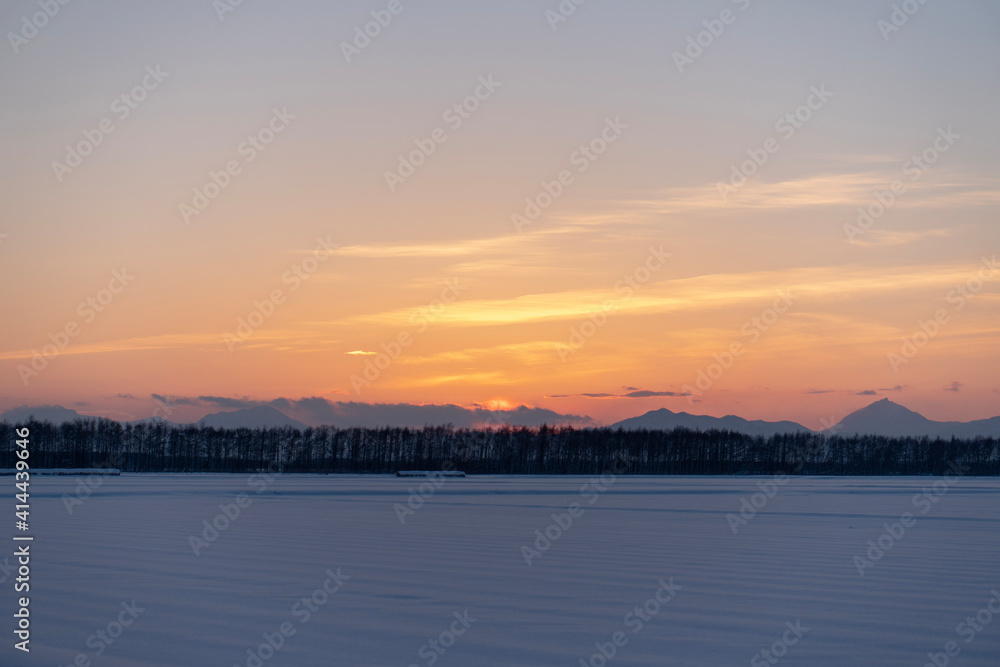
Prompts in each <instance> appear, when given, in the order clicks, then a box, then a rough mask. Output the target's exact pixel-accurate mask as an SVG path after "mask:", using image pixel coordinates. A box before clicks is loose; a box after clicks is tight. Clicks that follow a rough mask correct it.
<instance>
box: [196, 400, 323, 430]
mask: <svg viewBox="0 0 1000 667" xmlns="http://www.w3.org/2000/svg"><path fill="white" fill-rule="evenodd" d="M196 425H197V426H210V427H212V428H261V427H262V428H284V427H285V426H291V427H292V428H297V429H300V430H303V431H304V430H306V429H307V428H309V427H308V426H306V425H305V424H303V423H302V422H300V421H295V420H294V419H292V418H291V417H289V416H287V415H286V414H285V413H283V412H281V411H280V410H275V409H274V408H272V407H269V406H266V405H258V406H255V407H252V408H244V409H242V410H233V411H231V412H216V413H214V414H210V415H205V416H204V417H202V418H201V419H200V420H199V421H198V422H197V424H196Z"/></svg>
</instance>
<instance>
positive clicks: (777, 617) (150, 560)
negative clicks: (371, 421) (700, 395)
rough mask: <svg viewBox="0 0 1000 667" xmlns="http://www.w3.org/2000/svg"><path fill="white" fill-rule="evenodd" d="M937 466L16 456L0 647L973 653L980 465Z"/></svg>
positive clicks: (143, 654) (297, 655) (750, 659)
mask: <svg viewBox="0 0 1000 667" xmlns="http://www.w3.org/2000/svg"><path fill="white" fill-rule="evenodd" d="M937 480H939V478H927V477H907V478H793V479H791V480H788V481H787V483H785V484H773V480H771V479H770V478H761V477H736V478H734V477H619V478H617V479H615V478H613V476H609V477H607V478H606V479H605V481H607V482H613V483H611V484H610V485H608V486H603V485H600V483H599V486H594V485H591V483H590V478H586V477H491V476H484V477H475V476H472V477H467V478H464V479H444V480H434V481H428V480H421V479H410V478H402V479H399V478H395V477H387V476H330V477H324V476H280V477H278V476H276V477H273V478H268V477H255V478H251V477H249V476H221V475H122V476H120V477H106V478H103V479H102V480H100V481H101V483H100V485H93V484H92V485H91V487H94V488H90V487H80V488H79V489H78V484H79V480H77V479H76V478H73V477H50V478H35V479H33V480H32V485H31V492H32V495H31V503H32V507H31V519H32V530H31V532H30V534H32V535H34V536H35V541H34V542H33V543H32V546H31V554H32V558H31V564H30V567H31V572H30V579H31V581H30V583H31V594H30V595H31V605H30V610H31V633H32V634H31V644H30V646H31V653H30V655H27V654H23V653H21V652H20V651H17V650H15V649H14V648H13V645H14V642H15V641H16V639H15V636H14V633H13V629H14V625H13V620H12V614H13V612H14V610H15V609H16V607H15V605H16V602H15V593H14V591H13V585H14V579H15V577H16V576H17V573H16V562H15V559H14V557H13V555H12V554H13V551H14V548H15V547H14V545H15V543H13V542H9V544H10V545H11V547H10V548H9V549H5V550H4V552H5V553H2V554H0V566H2V567H3V569H0V578H2V579H4V581H3V583H2V590H3V596H2V600H3V605H4V609H3V616H4V618H5V619H7V620H6V621H5V627H4V637H5V640H4V641H5V644H6V645H4V646H3V647H0V664H2V665H4V666H7V665H10V666H16V665H70V664H76V665H81V666H83V667H86V666H87V665H95V666H96V665H100V666H107V667H126V666H139V665H144V666H158V667H159V666H164V667H168V666H169V667H175V666H176V667H208V666H218V667H231V666H234V665H243V666H247V665H249V667H255V666H256V667H260V666H261V665H266V666H268V667H271V666H278V665H281V666H289V667H313V666H316V667H320V666H322V667H328V666H331V665H347V666H350V667H363V666H366V665H398V666H401V667H409V666H410V665H418V666H421V667H423V666H425V665H427V666H429V665H432V664H434V665H438V666H445V667H446V666H450V665H455V666H461V667H486V666H491V665H496V666H498V667H499V666H504V667H513V666H516V665H531V666H548V665H553V666H554V665H566V666H567V667H575V666H579V665H581V664H583V665H594V666H600V665H604V664H607V665H686V666H692V665H706V666H713V667H715V666H718V665H770V664H782V665H809V666H813V667H815V666H821V665H831V666H834V665H835V666H837V667H842V666H844V665H859V666H868V665H913V666H915V667H920V666H922V665H924V664H925V663H930V664H935V663H934V662H931V658H929V657H928V653H931V654H937V655H935V656H934V660H935V661H936V664H937V665H944V664H951V665H957V666H959V667H977V666H983V667H986V666H989V667H996V665H998V664H1000V617H998V616H1000V614H995V613H994V612H993V611H990V610H989V605H992V609H993V610H995V611H996V612H1000V593H996V597H994V594H995V593H994V592H995V591H1000V480H997V479H983V478H955V477H953V478H951V479H949V480H948V481H947V482H940V481H939V484H938V487H937V490H936V492H935V491H934V490H933V484H934V482H935V481H937ZM0 481H2V480H0ZM4 483H8V484H9V487H10V489H9V493H4V495H3V497H7V498H8V503H9V506H10V507H9V512H10V517H11V518H10V522H9V523H10V530H9V534H10V535H13V534H14V532H15V531H14V529H13V523H14V517H13V514H14V507H13V505H14V503H15V501H14V499H13V494H14V488H13V486H14V480H13V478H7V482H4ZM758 483H760V484H761V485H763V490H762V489H761V488H760V487H758ZM769 483H770V484H773V486H769ZM421 484H425V485H426V486H424V487H423V492H424V495H425V496H427V498H426V499H423V498H418V496H412V498H411V494H410V489H413V490H414V491H419V488H418V487H420V485H421ZM925 489H926V490H927V491H928V493H927V495H922V494H923V491H924V490H925ZM78 491H79V493H78ZM88 491H89V495H88ZM755 493H759V494H760V495H757V496H754V495H753V494H755ZM768 493H773V497H768ZM239 494H246V495H245V496H239ZM68 497H73V498H77V500H78V501H79V502H68V501H67V498H68ZM742 499H746V502H747V503H748V504H747V505H746V506H745V507H752V506H753V504H754V503H756V504H757V505H759V506H761V508H760V509H759V510H756V515H751V510H748V509H744V516H743V517H740V514H739V513H740V508H741V502H742ZM421 501H422V504H421ZM574 503H578V504H579V507H577V506H575V505H574ZM220 504H221V505H223V506H224V507H223V509H220ZM227 505H228V506H227ZM240 505H242V506H240ZM571 506H572V512H571ZM67 507H69V509H67ZM236 508H238V509H239V514H238V516H237V515H236ZM70 510H71V512H72V513H70ZM225 512H228V513H229V514H230V516H231V517H233V518H230V517H226V516H225ZM907 512H908V513H910V515H912V519H911V518H909V515H904V513H907ZM571 513H572V515H575V517H574V516H571ZM553 514H555V515H556V516H555V518H554V517H553ZM727 515H730V516H729V517H728V518H727ZM400 517H402V521H401V518H400ZM738 518H739V519H738ZM570 519H571V520H572V523H570V521H569V520H570ZM204 521H208V522H209V524H211V523H212V522H215V523H216V524H217V526H218V528H219V530H218V531H216V529H215V528H212V529H207V528H206V525H205V523H203V522H204ZM897 523H898V524H899V526H896V525H894V524H897ZM227 524H228V527H227ZM559 524H562V526H561V527H560V525H559ZM886 524H888V528H887V527H886ZM904 524H909V525H908V526H907V525H904ZM733 527H735V529H736V534H734V530H733ZM536 530H537V531H540V532H541V534H542V535H545V533H546V532H548V537H544V538H539V534H537V533H536V532H535V531H536ZM192 536H194V537H195V538H198V539H200V540H202V541H201V542H199V541H197V539H196V540H192ZM880 538H881V542H882V549H881V551H874V550H872V551H871V553H867V552H869V549H870V546H869V544H868V541H869V540H872V541H873V544H877V543H878V541H879V540H880ZM8 539H9V538H8ZM536 542H537V543H536ZM196 550H197V551H198V555H195V551H196ZM880 553H881V556H880ZM856 556H857V557H859V559H858V560H856V559H855V557H856ZM5 558H6V560H4V559H5ZM860 559H865V560H860ZM528 560H530V561H531V564H530V565H529V564H528ZM859 570H862V571H863V576H862V575H861V574H860V572H859ZM991 599H992V601H991ZM133 601H134V602H133ZM637 607H638V609H637ZM981 610H982V611H981ZM977 614H978V615H979V618H978V620H977V619H976V616H977ZM968 617H971V619H970V620H971V624H970V623H969V621H967V618H968ZM976 628H978V630H977V629H976ZM99 633H103V637H102V635H101V634H99ZM268 638H270V642H271V643H270V644H268V643H267V642H268ZM949 642H954V644H953V645H949ZM272 645H277V646H279V647H280V648H278V649H277V650H275V649H272V648H271V646H272ZM949 650H950V651H951V653H952V654H953V655H952V656H949V655H948V654H947V652H948V651H949ZM763 651H767V652H768V653H767V654H766V655H765V654H764V653H762V652H763ZM98 652H100V654H99V655H98ZM602 653H604V654H607V655H612V656H613V657H611V658H610V659H609V658H607V657H605V655H602Z"/></svg>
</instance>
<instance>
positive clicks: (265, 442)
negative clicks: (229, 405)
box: [0, 419, 1000, 475]
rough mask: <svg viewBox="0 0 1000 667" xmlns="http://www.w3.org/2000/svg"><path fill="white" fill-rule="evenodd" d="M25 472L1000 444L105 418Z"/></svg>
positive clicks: (723, 465) (885, 469) (999, 466)
mask: <svg viewBox="0 0 1000 667" xmlns="http://www.w3.org/2000/svg"><path fill="white" fill-rule="evenodd" d="M17 426H18V427H23V426H27V427H28V428H29V429H30V441H31V442H30V445H29V447H30V450H31V459H30V461H31V467H32V468H33V469H38V468H101V467H105V468H106V467H113V468H118V469H120V470H122V471H123V472H226V473H249V472H259V471H262V470H272V471H281V472H289V473H395V472H396V471H397V470H414V469H416V470H463V471H465V472H466V473H468V474H520V475H534V474H546V475H548V474H598V473H601V472H603V471H606V470H608V469H610V468H612V467H615V468H616V469H622V468H624V470H625V472H626V474H645V475H735V474H751V475H768V474H775V473H787V474H804V475H923V474H934V475H937V474H943V473H944V472H945V471H946V470H948V469H949V466H951V465H953V464H954V465H960V466H963V471H964V472H963V474H967V475H1000V440H998V439H996V438H976V439H968V440H958V439H950V440H945V439H940V438H936V439H930V438H888V437H884V436H875V435H865V436H860V435H859V436H833V437H829V436H825V435H821V434H815V433H806V434H787V435H775V436H771V437H762V436H750V435H744V434H741V433H734V432H730V431H715V430H713V431H689V430H686V429H677V430H673V431H646V430H640V431H624V430H621V429H610V428H596V429H576V428H572V427H549V426H541V427H537V428H528V427H510V426H502V427H499V428H493V429H467V428H453V427H450V426H440V427H425V428H416V429H414V428H388V427H387V428H335V427H326V426H323V427H318V428H307V429H305V430H299V429H294V428H288V427H285V428H257V429H249V428H237V429H217V428H210V427H197V426H172V425H168V424H161V423H148V422H147V423H135V424H121V423H119V422H115V421H111V420H106V419H91V420H78V421H75V422H71V423H64V424H60V425H55V424H52V423H49V422H37V421H32V422H29V423H28V424H18V425H17ZM16 439H17V437H16V434H15V426H14V425H12V424H8V423H0V468H13V467H14V464H15V460H16V459H15V453H14V450H15V446H16V445H15V440H16Z"/></svg>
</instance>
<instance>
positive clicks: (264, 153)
mask: <svg viewBox="0 0 1000 667" xmlns="http://www.w3.org/2000/svg"><path fill="white" fill-rule="evenodd" d="M901 5H906V9H908V10H909V11H910V12H911V13H909V14H908V13H906V12H905V11H904V8H902V7H901ZM895 6H896V7H899V8H898V9H894V4H893V3H892V2H888V1H885V2H883V1H881V0H877V1H871V0H864V1H855V0H846V1H843V2H837V3H829V2H819V1H806V2H791V1H785V2H780V1H774V2H760V1H759V0H736V1H730V0H714V1H711V2H654V1H640V0H623V1H620V2H601V1H600V0H590V1H589V2H584V3H583V4H581V5H580V6H576V5H574V4H573V3H570V2H564V3H562V5H560V3H559V2H557V1H556V0H551V1H532V2H527V1H522V0H509V1H507V2H502V3H470V2H458V1H451V0H442V1H438V2H422V1H421V0H400V1H399V2H398V3H397V2H390V1H389V0H376V1H365V2H338V3H329V2H320V1H319V0H289V1H285V2H281V3H278V2H266V1H265V0H244V1H243V2H242V3H240V4H238V5H236V4H235V3H232V2H229V0H217V1H216V2H212V1H211V0H178V1H177V2H171V3H135V2H125V1H124V0H118V1H108V2H102V3H83V2H69V3H67V4H65V5H61V4H58V3H57V2H52V3H51V4H50V3H47V2H45V1H44V0H43V1H42V2H41V3H39V2H38V0H36V1H35V2H29V1H27V0H11V1H10V2H6V3H4V4H3V7H2V8H0V29H2V32H3V33H4V35H5V39H4V44H2V45H0V54H2V55H0V80H2V81H3V84H4V86H3V88H4V104H3V105H2V106H0V146H2V154H3V156H4V158H3V160H2V161H0V196H2V200H3V202H4V207H3V212H2V214H0V272H2V275H3V284H4V290H3V300H4V303H5V306H4V309H3V312H4V317H3V318H2V319H0V409H6V408H12V407H15V406H20V405H39V404H61V405H65V406H67V407H73V408H75V409H78V410H80V411H81V412H85V413H87V414H99V415H103V416H108V417H112V418H119V419H133V418H143V417H148V416H150V415H152V414H154V413H155V411H156V409H157V407H158V405H160V403H159V402H158V401H161V399H162V400H165V401H167V402H168V404H169V405H172V406H174V407H173V409H174V410H175V411H176V414H174V415H173V418H174V419H177V420H180V421H184V420H194V419H197V418H199V417H200V416H202V415H203V414H205V413H207V412H213V411H216V410H217V409H218V406H219V405H220V401H218V400H217V401H215V402H212V401H206V400H200V399H198V397H217V398H223V399H232V400H234V401H237V402H243V403H255V402H260V403H266V402H273V401H281V400H286V401H289V402H295V401H302V400H305V399H324V400H325V401H328V402H352V403H392V404H454V405H458V406H463V407H467V408H473V409H476V408H492V409H514V408H518V407H519V406H527V407H529V408H539V409H544V410H551V411H553V412H555V413H558V414H572V415H581V416H586V417H590V418H592V420H593V422H594V423H611V422H614V421H617V420H620V419H623V418H626V417H630V416H634V415H637V414H641V413H643V412H645V411H648V410H652V409H657V408H661V407H666V408H668V409H671V410H674V411H682V410H683V411H688V412H693V413H698V414H711V415H716V416H722V415H725V414H739V415H740V416H743V417H746V418H749V419H792V420H796V421H799V422H801V423H803V424H805V425H807V426H810V427H813V428H818V427H821V426H828V425H829V424H830V423H833V422H835V421H837V420H839V418H841V417H843V416H844V415H846V414H847V413H849V412H850V411H852V410H855V409H857V408H860V407H862V406H864V405H866V404H868V403H870V402H872V401H874V400H877V399H878V398H880V397H889V398H891V399H892V400H894V401H896V402H899V403H902V404H904V405H906V406H907V407H909V408H911V409H914V410H917V411H919V412H921V413H922V414H924V415H925V416H927V417H929V418H932V419H938V420H971V419H981V418H986V417H992V416H995V415H998V414H1000V380H997V377H998V376H1000V373H998V371H1000V357H998V355H997V352H996V351H997V349H998V342H1000V340H998V339H1000V334H998V326H997V325H998V323H1000V318H998V315H1000V311H998V307H1000V289H998V285H1000V265H998V264H996V253H997V249H998V245H1000V230H998V225H997V212H998V208H1000V188H998V184H1000V168H998V162H997V159H996V158H997V155H998V149H1000V129H998V127H997V125H996V121H995V114H996V108H997V106H998V102H1000V87H998V85H997V82H998V79H997V71H998V65H1000V42H998V41H997V39H996V35H997V31H998V28H1000V6H998V5H997V4H996V3H993V2H989V1H987V0H979V1H973V0H954V1H951V2H947V3H946V2H928V3H925V4H923V5H918V4H917V3H915V2H912V3H897V4H896V5H895ZM45 7H48V12H49V14H51V16H49V15H46V14H44V12H45ZM560 7H562V10H561V11H562V13H560ZM570 9H572V11H570ZM366 30H367V31H368V34H367V35H366V34H365V31H366ZM155 397H161V398H155Z"/></svg>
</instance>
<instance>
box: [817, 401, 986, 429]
mask: <svg viewBox="0 0 1000 667" xmlns="http://www.w3.org/2000/svg"><path fill="white" fill-rule="evenodd" d="M828 432H829V433H835V434H837V435H886V436H916V437H920V436H929V437H940V438H951V437H955V438H975V437H977V436H987V437H994V438H996V437H1000V417H993V418H992V419H980V420H978V421H972V422H936V421H932V420H930V419H927V418H926V417H924V416H923V415H921V414H920V413H918V412H914V411H913V410H910V409H908V408H904V407H903V406H902V405H899V404H897V403H893V402H892V401H890V400H889V399H888V398H883V399H882V400H881V401H876V402H874V403H872V404H871V405H869V406H867V407H864V408H861V409H860V410H857V411H856V412H852V413H851V414H849V415H847V416H846V417H844V418H843V419H842V420H841V421H840V423H839V424H837V425H836V426H834V427H833V428H831V429H830V430H829V431H828Z"/></svg>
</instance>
